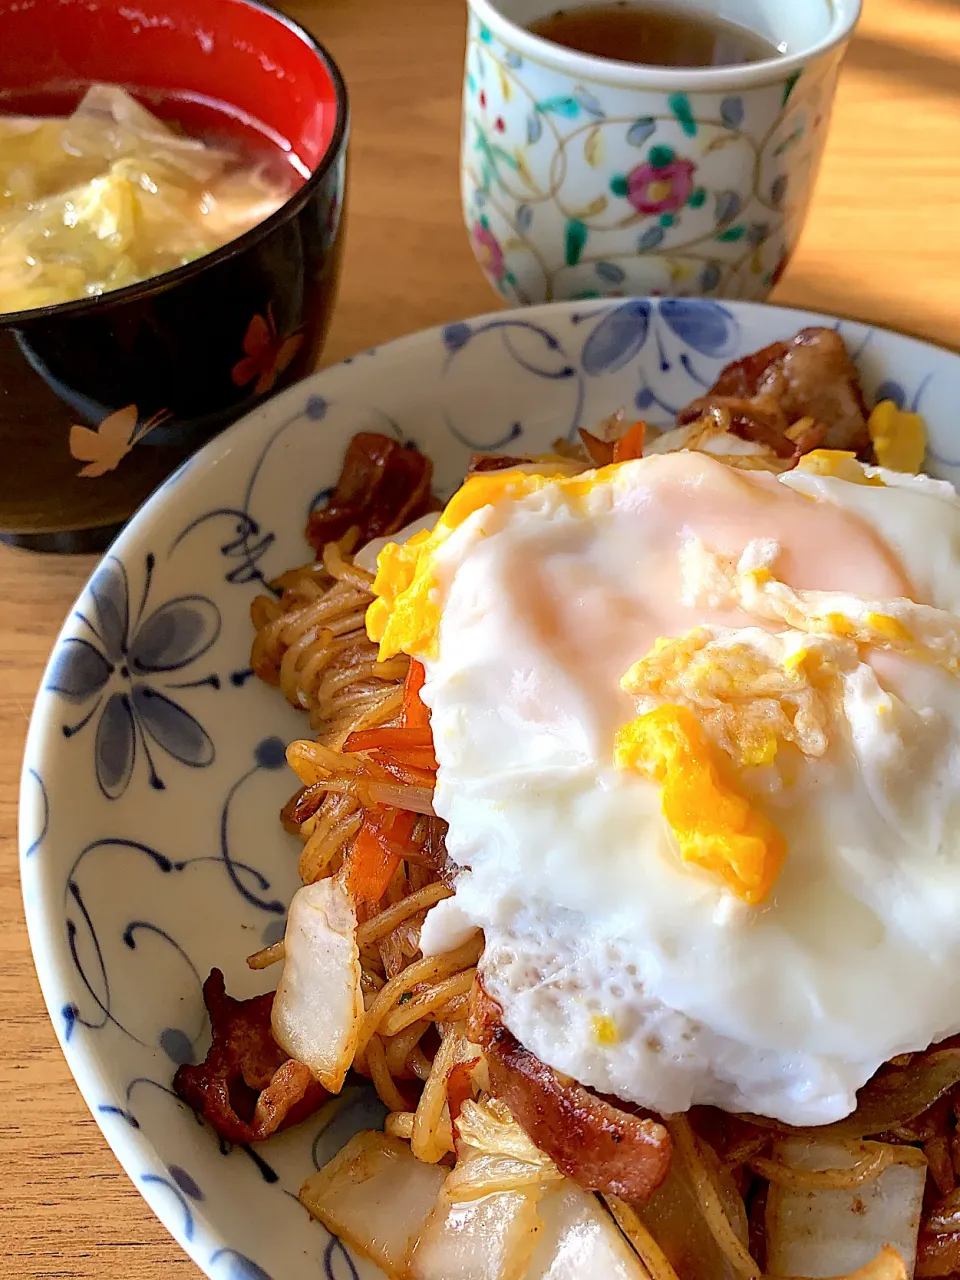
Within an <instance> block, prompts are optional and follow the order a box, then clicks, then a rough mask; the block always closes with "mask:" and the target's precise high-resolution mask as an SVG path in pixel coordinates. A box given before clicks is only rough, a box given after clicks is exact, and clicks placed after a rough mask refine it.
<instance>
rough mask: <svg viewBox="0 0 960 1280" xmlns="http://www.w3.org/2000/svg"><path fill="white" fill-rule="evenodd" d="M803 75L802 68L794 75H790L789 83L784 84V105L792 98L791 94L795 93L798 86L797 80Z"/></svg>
mask: <svg viewBox="0 0 960 1280" xmlns="http://www.w3.org/2000/svg"><path fill="white" fill-rule="evenodd" d="M802 75H803V71H802V70H800V71H795V72H794V73H793V75H792V76H790V78H789V79H788V80H787V83H786V84H785V85H784V86H783V105H784V106H786V105H787V102H788V101H789V100H790V95H791V93H793V91H794V89H795V88H796V87H797V81H798V80H799V79H800V77H801V76H802Z"/></svg>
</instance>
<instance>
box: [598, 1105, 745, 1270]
mask: <svg viewBox="0 0 960 1280" xmlns="http://www.w3.org/2000/svg"><path fill="white" fill-rule="evenodd" d="M668 1128H669V1129H670V1134H671V1137H672V1138H673V1141H674V1153H673V1159H672V1160H671V1162H670V1172H669V1173H668V1175H667V1178H666V1180H665V1181H664V1182H663V1183H662V1184H661V1185H660V1186H659V1187H658V1188H657V1189H656V1191H654V1193H653V1194H652V1195H651V1196H650V1198H649V1199H648V1200H646V1201H645V1202H644V1203H643V1204H631V1205H630V1206H629V1208H630V1209H632V1210H633V1212H634V1213H635V1214H636V1217H637V1219H638V1220H639V1223H640V1225H641V1226H642V1227H644V1228H645V1229H646V1231H647V1232H648V1233H649V1235H650V1236H652V1237H653V1240H654V1241H655V1242H656V1245H657V1247H658V1249H659V1250H660V1251H661V1252H662V1254H663V1257H664V1259H665V1260H666V1262H667V1263H669V1265H670V1267H671V1268H672V1269H673V1271H674V1272H675V1274H676V1275H677V1276H679V1277H681V1280H721V1277H722V1278H723V1280H728V1278H736V1280H739V1278H740V1277H757V1276H759V1274H760V1268H759V1267H758V1266H757V1264H756V1263H755V1262H754V1261H753V1259H752V1258H751V1257H750V1254H749V1253H748V1251H747V1248H746V1243H745V1240H744V1238H743V1237H742V1229H743V1223H744V1216H745V1215H743V1212H742V1210H741V1211H740V1212H739V1213H737V1214H735V1215H734V1219H735V1221H731V1218H730V1217H728V1215H727V1213H726V1212H725V1210H724V1196H721V1194H720V1191H719V1190H718V1187H717V1185H716V1183H715V1182H714V1181H713V1177H712V1176H711V1170H710V1169H709V1168H708V1167H707V1164H706V1162H705V1161H704V1159H703V1155H702V1152H701V1150H700V1144H699V1143H698V1142H697V1140H696V1137H695V1135H694V1134H693V1132H692V1130H691V1129H690V1126H689V1123H688V1122H687V1120H686V1119H684V1118H682V1117H678V1116H674V1117H673V1119H671V1120H670V1121H669V1122H668ZM734 1190H735V1189H734ZM727 1191H729V1188H728V1189H727ZM611 1207H613V1205H611ZM621 1225H623V1224H622V1223H621ZM624 1230H626V1227H624ZM641 1256H644V1255H641ZM644 1261H645V1262H646V1264H647V1267H648V1269H651V1270H652V1269H653V1268H652V1267H651V1264H650V1262H649V1261H647V1258H646V1257H645V1256H644ZM654 1275H655V1276H656V1280H660V1276H661V1275H664V1277H665V1280H673V1277H672V1276H670V1273H669V1272H664V1271H663V1270H662V1269H661V1271H659V1272H657V1271H654Z"/></svg>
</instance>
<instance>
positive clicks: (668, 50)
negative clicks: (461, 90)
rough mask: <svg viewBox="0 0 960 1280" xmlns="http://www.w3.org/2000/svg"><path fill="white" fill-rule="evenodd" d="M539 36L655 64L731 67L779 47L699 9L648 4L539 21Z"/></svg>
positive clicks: (569, 12) (563, 13) (599, 7)
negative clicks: (699, 11)
mask: <svg viewBox="0 0 960 1280" xmlns="http://www.w3.org/2000/svg"><path fill="white" fill-rule="evenodd" d="M530 30H531V31H532V32H533V33H534V35H538V36H542V37H543V38H544V39H545V40H552V41H553V43H554V44H560V45H563V46H564V47H565V48H567V49H574V50H576V51H577V52H579V53H587V54H590V55H591V56H592V57H595V58H612V59H614V60H615V61H617V62H635V63H639V64H641V65H644V66H651V67H728V66H739V65H742V64H743V63H747V62H761V61H763V60H764V59H766V58H775V57H777V56H778V55H779V53H780V50H779V49H778V48H777V47H776V45H774V44H771V43H770V41H769V40H765V39H764V37H763V36H760V35H757V33H756V32H755V31H748V30H747V29H746V28H745V27H740V26H736V25H735V24H734V23H732V22H726V21H725V20H724V19H723V18H718V17H715V16H713V15H711V14H706V13H698V12H696V11H694V10H689V9H680V8H664V7H663V6H660V5H646V4H633V3H621V4H591V5H584V6H583V7H581V8H576V9H561V10H558V12H556V13H554V14H551V15H550V16H549V17H546V18H541V19H540V20H539V21H537V22H534V23H533V24H532V25H531V27H530Z"/></svg>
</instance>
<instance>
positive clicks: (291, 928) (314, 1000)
mask: <svg viewBox="0 0 960 1280" xmlns="http://www.w3.org/2000/svg"><path fill="white" fill-rule="evenodd" d="M362 1016H363V996H362V994H361V990H360V952H359V950H358V948H357V914H356V911H355V910H354V907H353V904H352V902H351V901H350V898H349V897H348V895H347V893H346V892H345V890H344V889H343V887H342V886H341V885H340V883H339V881H337V880H334V879H327V880H318V881H317V882H316V884H309V885H305V886H304V888H302V889H298V890H297V892H296V893H295V894H294V896H293V901H292V902H291V903H290V911H289V914H288V916H287V930H286V934H285V936H284V962H283V974H282V975H281V978H280V985H279V986H278V988H277V994H276V997H275V999H274V1002H273V1013H272V1017H271V1022H272V1028H273V1035H274V1039H275V1040H276V1042H277V1044H279V1045H280V1047H281V1048H283V1049H285V1050H286V1051H287V1053H289V1054H290V1056H291V1057H292V1058H296V1059H297V1061H298V1062H305V1063H306V1065H307V1066H308V1067H309V1068H310V1070H311V1071H312V1072H313V1074H314V1075H315V1076H316V1078H317V1079H318V1080H319V1081H320V1083H321V1084H322V1085H323V1087H324V1088H325V1089H329V1090H330V1092H331V1093H339V1091H340V1089H341V1087H342V1085H343V1081H344V1077H345V1076H346V1074H347V1071H348V1070H349V1068H350V1065H351V1063H352V1062H353V1059H354V1055H355V1053H356V1048H357V1033H358V1031H359V1027H360V1019H361V1018H362Z"/></svg>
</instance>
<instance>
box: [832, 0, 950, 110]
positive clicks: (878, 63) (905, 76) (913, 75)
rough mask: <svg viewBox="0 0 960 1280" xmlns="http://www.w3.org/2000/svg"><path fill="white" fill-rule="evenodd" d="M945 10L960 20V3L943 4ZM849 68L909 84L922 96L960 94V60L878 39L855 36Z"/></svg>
mask: <svg viewBox="0 0 960 1280" xmlns="http://www.w3.org/2000/svg"><path fill="white" fill-rule="evenodd" d="M942 7H944V8H950V9H953V10H955V11H956V13H957V16H958V19H960V0H942ZM846 66H847V69H850V68H853V69H855V70H857V71H865V72H867V73H868V74H871V75H882V76H886V77H888V78H894V79H897V80H902V81H905V82H906V83H907V84H909V85H910V86H911V88H913V89H915V90H919V91H920V92H921V93H927V94H956V93H960V59H957V58H951V57H947V56H943V55H941V54H936V53H928V52H927V51H926V50H924V49H918V48H910V47H909V46H908V45H903V44H895V43H894V42H893V41H892V40H883V39H880V38H879V37H877V36H869V35H857V36H855V37H854V39H853V41H852V42H851V44H850V49H849V52H848V53H847V60H846Z"/></svg>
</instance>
